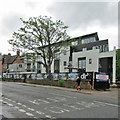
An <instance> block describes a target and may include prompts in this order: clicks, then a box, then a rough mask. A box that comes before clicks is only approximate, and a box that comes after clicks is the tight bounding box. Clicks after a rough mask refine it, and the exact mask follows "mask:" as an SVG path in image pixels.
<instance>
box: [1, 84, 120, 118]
mask: <svg viewBox="0 0 120 120" xmlns="http://www.w3.org/2000/svg"><path fill="white" fill-rule="evenodd" d="M2 94H3V96H2V97H0V101H1V102H2V115H3V116H4V117H7V118H50V119H56V118H118V107H119V106H118V98H117V97H116V98H114V99H111V98H109V97H101V95H100V96H99V95H98V94H97V95H88V94H83V93H78V92H70V91H65V90H58V89H54V88H52V87H41V86H37V87H35V86H26V85H20V84H18V83H8V82H3V83H2ZM105 94H106V93H105ZM105 96H106V95H105Z"/></svg>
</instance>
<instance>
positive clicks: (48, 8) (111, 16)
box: [0, 0, 118, 54]
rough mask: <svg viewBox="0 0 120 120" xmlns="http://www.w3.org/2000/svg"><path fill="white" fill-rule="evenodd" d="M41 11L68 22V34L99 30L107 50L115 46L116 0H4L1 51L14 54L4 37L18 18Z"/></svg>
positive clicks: (0, 12)
mask: <svg viewBox="0 0 120 120" xmlns="http://www.w3.org/2000/svg"><path fill="white" fill-rule="evenodd" d="M89 1H90V0H89ZM94 1H95V0H94ZM40 15H47V16H51V17H52V18H53V19H54V20H59V19H60V20H62V21H63V22H64V23H65V25H68V26H69V29H68V35H70V36H71V37H78V36H81V35H85V34H90V33H94V32H98V36H99V39H100V40H104V39H108V40H109V48H110V50H113V47H114V46H116V47H117V48H118V2H117V0H116V1H115V0H114V2H113V1H112V0H106V1H105V0H102V2H99V1H98V0H97V1H95V2H87V1H86V2H82V1H80V0H74V2H73V1H72V0H66V1H65V0H61V1H60V0H54V1H53V0H3V1H1V4H0V52H1V53H2V54H7V53H12V54H15V53H13V52H12V51H11V50H10V49H11V45H9V43H8V42H7V41H8V40H9V39H11V37H12V33H13V32H15V31H17V30H18V29H19V28H20V27H21V26H22V23H21V21H20V18H23V19H25V20H28V18H29V17H38V16H40Z"/></svg>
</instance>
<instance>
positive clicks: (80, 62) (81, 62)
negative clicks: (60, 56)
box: [78, 58, 86, 69]
mask: <svg viewBox="0 0 120 120" xmlns="http://www.w3.org/2000/svg"><path fill="white" fill-rule="evenodd" d="M78 68H80V69H84V68H86V58H79V59H78Z"/></svg>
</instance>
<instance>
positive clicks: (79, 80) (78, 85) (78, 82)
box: [76, 76, 81, 90]
mask: <svg viewBox="0 0 120 120" xmlns="http://www.w3.org/2000/svg"><path fill="white" fill-rule="evenodd" d="M76 82H77V90H78V89H79V90H81V87H80V83H81V79H80V76H79V77H78V78H77V80H76Z"/></svg>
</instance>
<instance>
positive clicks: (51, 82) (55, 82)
mask: <svg viewBox="0 0 120 120" xmlns="http://www.w3.org/2000/svg"><path fill="white" fill-rule="evenodd" d="M4 81H7V82H24V80H23V79H4ZM26 83H30V84H38V85H50V86H60V84H59V81H58V80H47V79H46V80H39V79H26ZM63 87H67V88H76V87H77V83H76V81H70V80H67V81H66V80H65V81H64V82H63ZM81 88H82V89H88V90H89V89H91V85H90V83H89V82H81Z"/></svg>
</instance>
